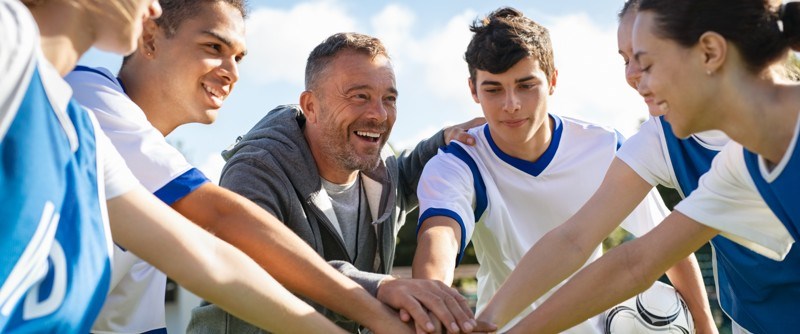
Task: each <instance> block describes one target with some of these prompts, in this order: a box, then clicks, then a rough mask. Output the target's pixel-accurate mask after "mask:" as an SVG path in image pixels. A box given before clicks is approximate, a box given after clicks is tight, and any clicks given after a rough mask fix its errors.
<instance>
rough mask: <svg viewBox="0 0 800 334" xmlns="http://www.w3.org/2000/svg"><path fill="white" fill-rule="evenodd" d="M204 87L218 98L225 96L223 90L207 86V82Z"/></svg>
mask: <svg viewBox="0 0 800 334" xmlns="http://www.w3.org/2000/svg"><path fill="white" fill-rule="evenodd" d="M203 88H204V89H205V90H206V92H208V93H209V94H211V95H213V96H214V97H216V98H222V96H224V94H223V92H222V91H219V90H217V89H214V88H211V87H209V86H206V85H205V84H203Z"/></svg>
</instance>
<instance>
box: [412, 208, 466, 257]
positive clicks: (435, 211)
mask: <svg viewBox="0 0 800 334" xmlns="http://www.w3.org/2000/svg"><path fill="white" fill-rule="evenodd" d="M436 216H443V217H449V218H452V219H453V220H455V221H456V222H457V223H458V225H459V226H461V245H460V246H459V250H458V255H457V256H456V267H457V266H458V265H459V264H460V263H461V259H462V258H464V250H465V249H467V229H466V227H464V220H463V219H461V216H459V215H458V214H457V213H455V212H454V211H453V210H449V209H439V208H428V209H427V210H425V212H423V213H422V214H421V215H419V222H418V223H417V237H419V229H420V228H421V227H422V223H424V222H425V220H426V219H428V218H430V217H436Z"/></svg>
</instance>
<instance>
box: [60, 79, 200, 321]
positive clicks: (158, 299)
mask: <svg viewBox="0 0 800 334" xmlns="http://www.w3.org/2000/svg"><path fill="white" fill-rule="evenodd" d="M66 80H67V82H68V83H69V84H70V85H71V86H72V88H73V89H74V90H75V100H77V101H78V102H79V103H80V104H82V105H83V106H84V107H86V108H87V109H89V110H90V111H92V113H93V114H94V115H95V116H96V117H97V120H98V122H99V123H100V127H101V128H102V129H103V131H105V133H106V135H107V136H108V137H109V138H110V139H111V142H112V143H113V144H114V146H115V147H116V149H117V150H118V151H119V153H120V154H121V155H122V157H123V158H124V159H125V161H126V162H127V164H128V166H129V167H130V169H131V171H132V172H133V174H134V175H135V176H136V177H137V178H138V179H139V181H140V182H141V183H142V184H143V185H144V187H145V188H146V189H148V190H149V191H151V192H153V194H155V195H156V197H158V198H159V199H161V200H162V201H163V202H164V203H166V204H167V205H171V204H173V203H175V202H176V201H178V200H179V199H181V198H183V197H184V196H186V195H188V194H189V193H191V192H192V191H194V190H195V189H197V187H199V186H201V185H202V184H204V183H206V182H208V179H207V178H206V177H205V176H204V175H203V174H202V173H201V172H200V171H199V170H197V169H196V168H194V167H192V165H190V164H189V163H188V162H187V161H186V159H185V158H184V156H183V155H182V154H181V153H180V152H179V151H178V150H177V149H175V148H174V147H172V145H169V143H167V141H166V139H165V138H164V136H163V135H162V134H161V133H160V132H159V131H158V130H157V129H155V128H154V127H153V125H152V124H151V123H150V122H149V121H148V120H147V117H146V116H145V114H144V112H143V111H142V109H141V108H139V106H138V105H136V103H134V102H133V101H132V100H131V99H130V98H129V97H128V96H127V95H126V94H125V91H124V88H123V86H122V84H121V83H120V82H119V80H117V78H116V77H115V76H114V75H113V74H111V72H109V71H108V70H107V69H104V68H88V67H82V66H78V67H77V68H76V69H75V70H74V71H72V72H71V73H70V74H69V75H67V77H66ZM113 268H114V272H113V273H114V275H113V277H112V281H111V287H112V290H111V293H110V294H109V295H108V299H107V301H106V304H105V305H104V306H103V309H102V311H101V313H100V315H99V316H98V318H97V322H96V323H95V325H94V326H93V327H92V332H93V333H165V332H166V321H165V310H164V292H165V289H166V276H165V275H164V274H163V273H161V272H160V271H159V270H158V269H156V268H155V267H153V266H151V265H150V264H148V263H147V262H145V261H143V260H141V259H139V258H138V257H136V256H135V255H133V254H131V253H130V252H126V251H125V250H123V249H121V248H120V247H115V250H114V265H113Z"/></svg>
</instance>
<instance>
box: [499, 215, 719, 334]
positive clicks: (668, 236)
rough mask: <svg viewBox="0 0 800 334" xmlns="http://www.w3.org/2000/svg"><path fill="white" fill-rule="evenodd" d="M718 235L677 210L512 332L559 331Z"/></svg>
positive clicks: (588, 269)
mask: <svg viewBox="0 0 800 334" xmlns="http://www.w3.org/2000/svg"><path fill="white" fill-rule="evenodd" d="M717 233H718V231H716V230H714V229H711V228H708V227H706V226H704V225H701V224H698V223H697V222H695V221H693V220H691V219H689V218H688V217H686V216H685V215H683V214H680V213H679V212H673V213H672V214H670V215H669V216H668V217H667V219H666V220H664V221H663V222H662V223H661V224H659V225H658V226H657V227H656V228H655V229H653V230H652V231H650V232H649V233H647V234H645V235H644V236H642V237H640V238H638V239H636V240H633V241H629V242H627V243H625V244H623V245H621V246H619V247H616V248H614V249H612V250H611V251H610V252H608V253H606V254H605V255H603V256H602V257H601V258H600V259H598V260H597V261H595V262H594V263H592V264H591V265H589V266H587V267H586V268H584V269H583V270H581V271H580V272H578V273H577V274H576V275H575V276H574V277H572V278H571V279H570V280H569V281H568V282H567V283H566V284H565V285H564V286H562V287H561V288H559V289H558V291H556V293H554V294H553V295H552V296H550V297H549V298H548V299H547V301H545V302H544V303H543V304H542V305H541V306H540V307H538V308H537V309H536V310H534V312H533V313H531V314H530V315H528V317H526V318H525V319H524V320H523V321H522V322H520V323H519V324H517V325H516V326H515V327H514V330H513V331H512V333H526V332H535V333H556V332H559V331H563V330H566V329H567V328H570V327H572V326H574V325H576V324H578V323H580V322H582V321H584V320H586V319H588V318H589V317H592V316H594V315H596V314H599V313H600V312H603V311H605V310H606V309H608V308H609V307H611V306H614V305H616V304H618V303H619V302H622V301H623V300H625V299H627V298H630V297H631V296H633V295H635V294H637V293H639V292H641V291H644V290H645V289H647V288H648V287H649V286H650V285H651V284H652V283H653V281H655V280H656V279H657V278H658V277H659V276H660V275H661V274H663V273H664V272H665V271H666V270H667V269H668V268H669V267H670V266H672V265H673V264H674V263H677V262H678V261H680V260H681V259H684V258H686V257H687V256H689V254H691V253H692V252H693V251H695V250H697V248H699V247H700V246H701V245H703V243H705V242H707V241H708V240H709V239H711V238H712V237H713V236H714V235H716V234H717Z"/></svg>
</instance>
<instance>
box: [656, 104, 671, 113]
mask: <svg viewBox="0 0 800 334" xmlns="http://www.w3.org/2000/svg"><path fill="white" fill-rule="evenodd" d="M658 109H659V110H661V111H662V112H667V111H669V103H666V102H661V103H659V104H658Z"/></svg>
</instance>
